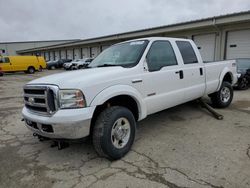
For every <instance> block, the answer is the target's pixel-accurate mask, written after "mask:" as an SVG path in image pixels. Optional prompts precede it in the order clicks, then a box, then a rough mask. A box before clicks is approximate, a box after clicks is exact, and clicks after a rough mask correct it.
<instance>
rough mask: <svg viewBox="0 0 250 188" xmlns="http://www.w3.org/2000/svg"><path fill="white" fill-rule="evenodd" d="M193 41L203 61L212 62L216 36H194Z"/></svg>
mask: <svg viewBox="0 0 250 188" xmlns="http://www.w3.org/2000/svg"><path fill="white" fill-rule="evenodd" d="M193 40H194V42H195V44H196V45H197V47H198V49H199V51H200V53H201V57H202V59H203V61H214V59H215V41H216V35H215V34H207V35H196V36H194V37H193Z"/></svg>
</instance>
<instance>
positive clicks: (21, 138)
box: [0, 70, 250, 188]
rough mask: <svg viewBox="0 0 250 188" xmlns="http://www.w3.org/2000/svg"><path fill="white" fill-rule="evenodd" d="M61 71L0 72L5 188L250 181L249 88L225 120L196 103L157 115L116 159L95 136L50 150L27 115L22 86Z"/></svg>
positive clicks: (176, 187)
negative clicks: (97, 145) (104, 153)
mask: <svg viewBox="0 0 250 188" xmlns="http://www.w3.org/2000/svg"><path fill="white" fill-rule="evenodd" d="M57 72H62V71H61V70H52V71H43V72H39V73H36V74H33V75H27V74H23V73H15V74H6V75H4V77H0V187H25V188H28V187H46V188H48V187H170V188H182V187H192V188H193V187H197V188H203V187H212V188H221V187H225V188H226V187H232V188H234V187H240V188H244V187H246V188H247V187H250V90H246V91H235V97H234V101H233V103H232V105H231V106H230V107H229V108H227V109H222V110H217V111H218V112H219V113H221V114H223V115H224V120H222V121H219V120H216V119H215V118H213V117H212V116H211V114H210V113H208V112H207V111H206V110H205V109H202V108H201V107H200V106H199V104H197V103H196V102H191V103H187V104H184V105H181V106H177V107H174V108H171V109H169V110H165V111H163V112H160V113H157V114H154V115H151V116H150V117H148V118H146V119H145V120H143V121H142V122H140V123H139V124H138V130H137V136H136V141H135V143H134V145H133V148H132V150H131V151H130V152H129V153H128V154H127V155H126V156H125V157H124V158H123V159H121V160H118V161H114V162H110V161H109V160H107V159H104V158H99V157H98V156H97V154H96V153H95V151H94V148H93V147H92V144H91V142H90V141H87V142H85V143H70V147H68V148H66V149H63V150H57V148H51V147H50V145H51V143H52V142H51V141H45V142H39V141H38V139H36V138H34V137H33V136H32V133H31V132H30V131H28V129H27V128H26V127H25V126H24V123H23V122H22V121H21V119H22V117H21V109H22V106H23V102H22V101H23V98H22V87H23V85H24V84H25V83H27V82H28V81H30V80H33V79H35V78H38V77H41V76H45V75H49V74H53V73H57Z"/></svg>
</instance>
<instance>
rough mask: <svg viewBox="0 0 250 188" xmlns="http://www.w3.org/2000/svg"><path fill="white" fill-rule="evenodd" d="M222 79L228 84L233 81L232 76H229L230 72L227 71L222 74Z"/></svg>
mask: <svg viewBox="0 0 250 188" xmlns="http://www.w3.org/2000/svg"><path fill="white" fill-rule="evenodd" d="M223 81H224V82H229V83H230V84H232V83H233V80H232V76H231V74H230V73H229V72H228V73H227V74H226V75H225V76H224V78H223Z"/></svg>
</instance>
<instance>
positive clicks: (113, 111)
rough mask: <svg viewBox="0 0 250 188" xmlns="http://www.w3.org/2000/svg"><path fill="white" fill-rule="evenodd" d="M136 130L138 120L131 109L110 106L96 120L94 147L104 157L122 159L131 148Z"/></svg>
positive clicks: (93, 137) (93, 135)
mask: <svg viewBox="0 0 250 188" xmlns="http://www.w3.org/2000/svg"><path fill="white" fill-rule="evenodd" d="M135 132H136V122H135V118H134V116H133V114H132V112H131V111H130V110H128V109H127V108H125V107H122V106H112V107H109V108H107V109H105V110H104V111H103V112H101V114H100V115H99V116H98V118H97V120H96V123H95V126H94V129H93V134H92V139H93V144H94V148H95V150H96V151H97V153H98V154H99V155H100V156H102V157H106V158H109V159H112V160H117V159H120V158H122V157H123V156H124V155H125V154H126V153H128V151H129V150H130V148H131V146H132V144H133V142H134V138H135Z"/></svg>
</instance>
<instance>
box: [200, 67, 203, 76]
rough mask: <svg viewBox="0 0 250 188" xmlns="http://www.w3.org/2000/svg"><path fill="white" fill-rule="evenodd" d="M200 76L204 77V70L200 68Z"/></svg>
mask: <svg viewBox="0 0 250 188" xmlns="http://www.w3.org/2000/svg"><path fill="white" fill-rule="evenodd" d="M200 75H201V76H203V68H202V67H201V68H200Z"/></svg>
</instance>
